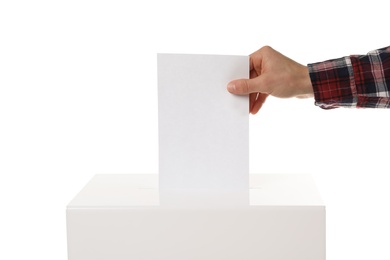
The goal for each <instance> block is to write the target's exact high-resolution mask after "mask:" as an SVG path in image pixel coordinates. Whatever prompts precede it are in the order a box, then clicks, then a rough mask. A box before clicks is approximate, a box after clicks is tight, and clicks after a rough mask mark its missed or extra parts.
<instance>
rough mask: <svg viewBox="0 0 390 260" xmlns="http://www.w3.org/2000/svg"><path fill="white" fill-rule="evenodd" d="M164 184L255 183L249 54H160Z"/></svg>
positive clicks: (224, 186) (240, 185)
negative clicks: (243, 88)
mask: <svg viewBox="0 0 390 260" xmlns="http://www.w3.org/2000/svg"><path fill="white" fill-rule="evenodd" d="M157 60H158V62H157V65H158V110H159V111H158V112H159V175H160V176H159V179H160V189H162V190H170V189H191V190H194V189H207V190H209V189H214V190H215V189H227V190H241V189H248V186H249V99H248V96H236V95H232V94H230V93H229V92H228V91H227V90H226V86H227V84H228V82H229V81H231V80H233V79H238V78H248V77H249V57H248V56H226V55H195V54H194V55H192V54H158V57H157Z"/></svg>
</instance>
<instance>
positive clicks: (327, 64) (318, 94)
mask: <svg viewBox="0 0 390 260" xmlns="http://www.w3.org/2000/svg"><path fill="white" fill-rule="evenodd" d="M308 68H309V74H310V79H311V82H312V86H313V91H314V98H315V105H317V106H319V107H321V108H323V109H331V108H337V107H356V106H357V93H356V85H355V81H354V71H353V67H352V63H351V58H350V57H349V56H347V57H343V58H339V59H333V60H328V61H324V62H318V63H312V64H308Z"/></svg>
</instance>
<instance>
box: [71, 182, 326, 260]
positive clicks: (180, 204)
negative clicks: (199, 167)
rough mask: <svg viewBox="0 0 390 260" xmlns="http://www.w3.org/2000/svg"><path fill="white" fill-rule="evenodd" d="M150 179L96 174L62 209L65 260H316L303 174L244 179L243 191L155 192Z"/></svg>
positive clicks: (316, 225)
mask: <svg viewBox="0 0 390 260" xmlns="http://www.w3.org/2000/svg"><path fill="white" fill-rule="evenodd" d="M158 183H159V181H158V175H157V174H107V175H96V176H94V177H93V179H92V180H91V181H90V182H89V183H88V184H87V185H86V186H85V187H84V188H83V189H82V190H81V191H80V193H79V194H78V195H77V196H76V197H75V198H74V199H73V200H72V201H71V202H70V203H69V205H68V206H67V212H66V214H67V235H68V257H69V258H68V259H69V260H324V259H325V206H324V204H323V202H322V200H321V198H320V195H319V193H318V191H317V189H316V187H315V183H314V182H313V180H312V178H311V176H310V175H291V174H251V175H250V188H249V189H248V191H247V192H243V191H240V192H238V191H237V192H228V191H224V192H222V191H220V192H216V191H211V190H210V191H196V192H194V193H191V192H189V191H188V190H187V191H186V190H176V191H174V192H173V191H172V192H170V193H165V192H162V191H161V190H160V189H159V185H158Z"/></svg>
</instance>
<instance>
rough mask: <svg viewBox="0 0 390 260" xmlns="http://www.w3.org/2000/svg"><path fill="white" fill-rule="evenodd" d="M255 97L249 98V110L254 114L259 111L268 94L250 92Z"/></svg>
mask: <svg viewBox="0 0 390 260" xmlns="http://www.w3.org/2000/svg"><path fill="white" fill-rule="evenodd" d="M251 95H253V96H254V97H255V99H252V98H250V101H251V102H250V110H249V112H250V113H251V114H252V115H254V114H256V113H257V112H259V110H260V108H261V107H262V106H263V104H264V102H265V100H266V99H267V97H268V95H267V94H262V93H252V94H251Z"/></svg>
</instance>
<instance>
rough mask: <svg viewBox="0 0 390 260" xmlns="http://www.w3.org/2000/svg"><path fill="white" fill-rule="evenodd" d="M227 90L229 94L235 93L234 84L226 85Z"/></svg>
mask: <svg viewBox="0 0 390 260" xmlns="http://www.w3.org/2000/svg"><path fill="white" fill-rule="evenodd" d="M227 90H228V91H229V92H235V91H236V85H234V83H229V84H228V85H227Z"/></svg>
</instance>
